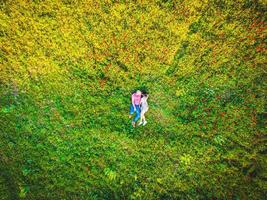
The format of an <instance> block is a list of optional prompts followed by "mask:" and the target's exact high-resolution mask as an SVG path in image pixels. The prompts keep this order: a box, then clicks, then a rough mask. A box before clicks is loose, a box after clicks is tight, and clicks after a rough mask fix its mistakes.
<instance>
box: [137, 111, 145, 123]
mask: <svg viewBox="0 0 267 200" xmlns="http://www.w3.org/2000/svg"><path fill="white" fill-rule="evenodd" d="M143 121H144V113H142V112H141V117H140V122H139V124H138V125H141V124H142V123H143Z"/></svg>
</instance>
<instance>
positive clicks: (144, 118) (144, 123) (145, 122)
mask: <svg viewBox="0 0 267 200" xmlns="http://www.w3.org/2000/svg"><path fill="white" fill-rule="evenodd" d="M143 120H144V122H143V125H144V126H145V125H146V124H147V121H146V117H145V113H144V114H143Z"/></svg>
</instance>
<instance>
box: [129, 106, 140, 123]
mask: <svg viewBox="0 0 267 200" xmlns="http://www.w3.org/2000/svg"><path fill="white" fill-rule="evenodd" d="M135 108H136V110H135V111H134V107H133V104H131V108H130V115H132V114H134V112H136V115H135V117H134V119H133V121H134V122H137V120H138V119H139V118H140V113H141V109H140V106H139V105H135Z"/></svg>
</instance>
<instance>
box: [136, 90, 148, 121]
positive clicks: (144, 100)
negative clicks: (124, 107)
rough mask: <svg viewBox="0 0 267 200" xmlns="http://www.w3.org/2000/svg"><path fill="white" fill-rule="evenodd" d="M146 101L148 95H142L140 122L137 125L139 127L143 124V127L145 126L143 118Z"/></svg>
mask: <svg viewBox="0 0 267 200" xmlns="http://www.w3.org/2000/svg"><path fill="white" fill-rule="evenodd" d="M147 99H148V94H143V97H142V99H141V120H140V122H139V124H138V125H139V126H140V125H141V124H143V126H145V125H146V124H147V121H146V117H145V113H146V112H147V111H148V103H147Z"/></svg>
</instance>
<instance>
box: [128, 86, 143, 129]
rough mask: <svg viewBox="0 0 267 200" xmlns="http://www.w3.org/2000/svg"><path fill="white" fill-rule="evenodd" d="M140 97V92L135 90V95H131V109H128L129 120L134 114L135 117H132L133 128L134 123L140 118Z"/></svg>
mask: <svg viewBox="0 0 267 200" xmlns="http://www.w3.org/2000/svg"><path fill="white" fill-rule="evenodd" d="M141 95H142V92H141V91H140V90H137V91H136V92H135V93H133V94H132V104H131V107H130V115H129V118H131V117H132V114H134V113H135V112H136V115H135V117H134V119H133V121H132V125H133V127H135V126H136V122H137V121H138V119H139V118H140V113H141V109H140V103H141Z"/></svg>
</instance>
